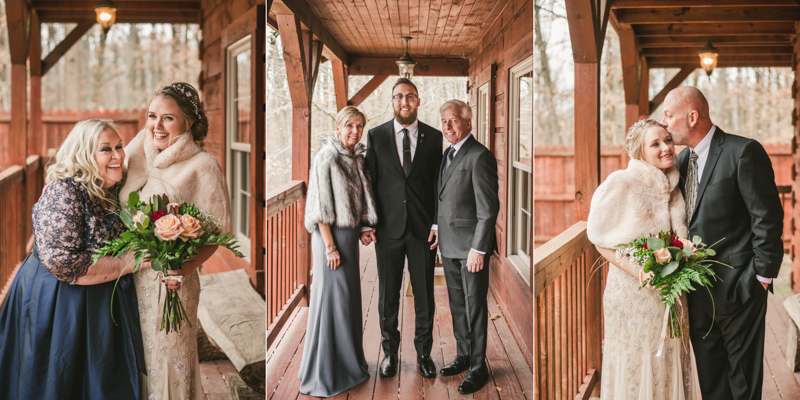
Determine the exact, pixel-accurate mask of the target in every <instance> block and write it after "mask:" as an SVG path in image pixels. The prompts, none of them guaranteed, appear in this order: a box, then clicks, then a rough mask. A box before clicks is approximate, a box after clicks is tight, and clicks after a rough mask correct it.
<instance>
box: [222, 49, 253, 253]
mask: <svg viewBox="0 0 800 400" xmlns="http://www.w3.org/2000/svg"><path fill="white" fill-rule="evenodd" d="M250 57H251V53H250V36H248V37H246V38H244V39H242V40H240V41H238V42H236V43H234V44H232V45H230V46H229V47H228V51H227V68H226V77H225V78H226V80H227V81H226V92H227V93H226V107H227V117H226V121H225V124H226V126H225V127H226V129H225V131H226V132H227V138H226V140H227V146H226V147H227V156H226V164H227V165H226V168H225V169H226V171H227V175H228V189H229V190H230V195H231V219H232V220H233V234H234V236H235V237H236V240H238V241H239V245H240V246H241V251H242V253H244V254H245V259H246V260H248V261H249V255H250V130H251V122H250V118H251V115H252V112H251V111H252V110H251V105H250V90H251V88H250V87H251V84H250V83H251V82H250V68H251V62H250Z"/></svg>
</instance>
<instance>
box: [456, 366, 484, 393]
mask: <svg viewBox="0 0 800 400" xmlns="http://www.w3.org/2000/svg"><path fill="white" fill-rule="evenodd" d="M488 379H489V371H488V370H486V367H485V366H484V367H483V368H481V369H479V370H477V371H469V372H467V377H466V378H464V380H463V381H462V382H461V385H459V386H458V393H461V394H470V393H474V392H477V391H478V390H480V389H481V388H482V387H483V385H484V384H485V383H486V381H487V380H488Z"/></svg>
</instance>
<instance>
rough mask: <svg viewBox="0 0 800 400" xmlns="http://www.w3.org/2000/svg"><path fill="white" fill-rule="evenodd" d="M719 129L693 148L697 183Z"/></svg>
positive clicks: (701, 175)
mask: <svg viewBox="0 0 800 400" xmlns="http://www.w3.org/2000/svg"><path fill="white" fill-rule="evenodd" d="M716 131H717V126H716V125H712V126H711V129H710V130H709V131H708V133H707V134H706V136H705V137H704V138H703V140H701V141H700V143H698V144H697V146H696V147H695V148H693V149H692V150H693V151H694V152H695V153H697V184H698V185H699V184H700V181H701V180H702V179H703V171H704V170H705V166H706V161H708V153H709V152H710V150H711V139H712V138H713V137H714V132H716ZM756 279H758V280H759V282H764V283H772V278H764V277H763V276H761V275H758V274H756Z"/></svg>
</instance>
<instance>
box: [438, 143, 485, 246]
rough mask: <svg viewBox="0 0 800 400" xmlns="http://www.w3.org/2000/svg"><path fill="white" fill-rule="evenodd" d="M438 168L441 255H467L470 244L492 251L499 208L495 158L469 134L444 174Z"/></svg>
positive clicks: (445, 155)
mask: <svg viewBox="0 0 800 400" xmlns="http://www.w3.org/2000/svg"><path fill="white" fill-rule="evenodd" d="M449 151H450V150H449V149H448V150H447V151H445V154H444V157H443V158H442V166H441V167H440V168H439V174H438V175H439V177H440V179H439V185H438V186H439V199H438V200H439V201H438V204H437V221H438V223H439V251H440V252H441V253H442V257H447V258H458V259H466V258H467V255H468V254H469V250H470V248H473V249H475V250H478V251H482V252H485V253H487V254H488V255H491V253H492V250H493V247H494V246H493V245H494V223H495V221H496V220H497V213H498V211H500V200H499V199H498V197H497V187H498V184H497V160H496V159H495V157H494V154H492V152H491V151H489V149H487V148H486V147H485V146H484V145H482V144H481V143H480V142H478V141H477V140H475V138H474V137H473V136H470V137H469V139H467V141H466V142H464V144H463V145H462V146H461V149H459V150H458V152H457V153H456V156H455V158H453V161H452V163H451V164H450V166H449V167H448V168H447V171H446V172H445V174H444V176H442V173H441V170H442V168H443V167H444V160H445V159H446V158H445V157H447V153H448V152H449Z"/></svg>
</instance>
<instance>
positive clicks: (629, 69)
mask: <svg viewBox="0 0 800 400" xmlns="http://www.w3.org/2000/svg"><path fill="white" fill-rule="evenodd" d="M618 33H619V48H620V56H621V57H620V58H621V59H622V86H623V88H624V90H625V130H626V131H627V130H628V128H630V127H631V126H632V125H633V124H635V123H636V121H638V120H639V84H640V82H641V78H640V74H641V73H640V70H639V60H640V59H641V58H640V57H639V52H638V50H637V49H636V36H635V35H634V33H633V29H620V30H619V32H618Z"/></svg>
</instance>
